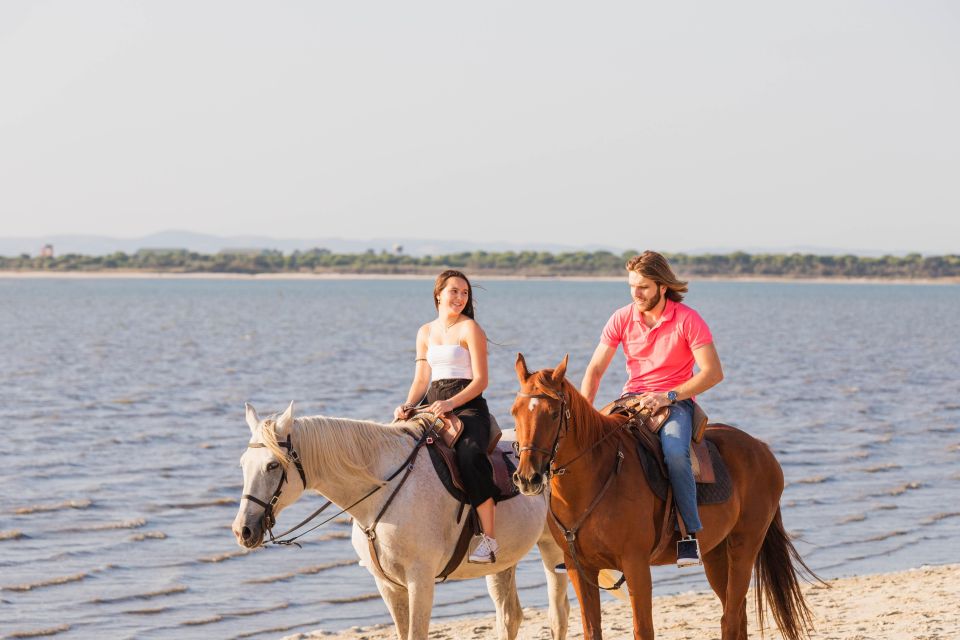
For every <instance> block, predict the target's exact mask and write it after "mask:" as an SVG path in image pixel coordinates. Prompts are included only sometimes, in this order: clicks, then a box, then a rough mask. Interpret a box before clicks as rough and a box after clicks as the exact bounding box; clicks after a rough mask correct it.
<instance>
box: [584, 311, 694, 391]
mask: <svg viewBox="0 0 960 640" xmlns="http://www.w3.org/2000/svg"><path fill="white" fill-rule="evenodd" d="M600 341H601V342H602V343H603V344H605V345H607V346H610V347H613V348H614V349H615V348H617V347H618V346H620V345H623V353H624V355H625V356H626V358H627V384H626V385H624V387H623V392H624V393H644V392H646V391H652V392H656V393H665V392H667V391H670V390H671V389H673V388H674V387H676V386H678V385H680V384H682V383H684V382H686V381H687V380H689V379H690V378H692V377H693V365H694V359H693V351H694V349H699V348H700V347H702V346H704V345H708V344H710V343H711V342H713V336H712V335H711V334H710V328H709V327H707V323H706V322H704V321H703V318H701V317H700V314H698V313H697V312H696V311H694V310H693V309H691V308H690V307H688V306H687V305H685V304H683V303H681V302H674V301H672V300H667V304H666V306H665V307H664V309H663V315H661V316H660V319H659V320H658V321H657V324H655V325H654V326H653V327H651V328H649V329H648V328H647V326H646V325H645V324H644V323H643V319H642V318H641V317H640V311H639V310H638V309H637V306H636V305H635V304H633V303H630V304H628V305H627V306H625V307H623V308H621V309H617V310H616V311H615V312H614V313H613V315H612V316H610V319H609V320H608V321H607V324H606V326H605V327H604V328H603V333H602V334H601V336H600Z"/></svg>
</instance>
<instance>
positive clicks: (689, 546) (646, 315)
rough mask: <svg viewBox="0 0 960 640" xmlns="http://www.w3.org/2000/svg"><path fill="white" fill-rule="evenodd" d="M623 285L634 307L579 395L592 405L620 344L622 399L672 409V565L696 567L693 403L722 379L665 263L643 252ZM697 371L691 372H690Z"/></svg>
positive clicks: (616, 317) (616, 322)
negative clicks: (676, 537)
mask: <svg viewBox="0 0 960 640" xmlns="http://www.w3.org/2000/svg"><path fill="white" fill-rule="evenodd" d="M627 282H628V283H629V285H630V295H631V296H632V297H633V303H631V304H629V305H627V306H625V307H623V308H621V309H618V310H617V311H615V312H614V314H613V315H612V316H611V317H610V320H608V321H607V324H606V326H605V327H604V328H603V333H602V335H601V337H600V344H599V345H597V348H596V350H595V351H594V352H593V357H592V358H591V359H590V364H589V365H588V366H587V370H586V373H584V375H583V381H582V382H581V383H580V392H581V393H582V394H583V395H584V396H585V397H586V398H587V399H588V400H589V401H590V402H591V403H592V402H593V401H594V399H595V397H596V395H597V389H598V388H599V386H600V379H601V378H602V377H603V374H604V373H605V372H606V370H607V367H608V366H610V361H611V360H612V359H613V356H614V354H616V352H617V347H619V346H620V345H623V352H624V355H625V356H626V359H627V377H628V380H627V384H626V385H625V386H624V387H623V395H638V396H639V397H640V401H641V404H642V406H644V407H647V408H649V409H650V410H651V411H656V410H657V409H659V408H660V407H663V406H666V405H672V408H671V412H670V418H669V419H668V420H667V422H666V423H665V424H664V425H663V427H662V428H661V429H660V442H661V444H662V446H663V456H664V460H665V462H666V465H667V470H668V472H669V475H670V483H671V485H673V495H674V499H675V501H676V503H677V509H678V510H679V511H680V517H681V518H682V519H683V524H684V526H685V527H686V530H687V533H688V535H687V536H686V537H684V538H683V539H682V540H680V542H679V543H678V544H677V565H678V566H681V567H684V566H690V565H697V564H700V547H699V544H698V543H697V539H696V532H697V531H700V529H702V528H703V527H702V525H701V524H700V516H699V513H698V512H697V485H696V482H695V481H694V479H693V469H692V467H691V466H690V438H691V431H692V429H693V407H694V405H693V399H694V397H695V396H696V395H698V394H701V393H703V392H704V391H706V390H707V389H709V388H711V387H713V386H714V385H716V384H717V383H718V382H720V381H721V380H723V369H722V368H721V366H720V356H718V355H717V350H716V348H714V346H713V336H712V335H711V334H710V329H709V328H708V327H707V324H706V323H705V322H704V321H703V319H702V318H701V317H700V315H699V314H698V313H697V312H696V311H694V310H693V309H691V308H690V307H688V306H686V305H685V304H681V301H682V300H683V294H684V293H686V292H687V283H686V282H684V281H682V280H678V279H677V277H676V276H675V275H674V273H673V270H672V269H671V268H670V265H669V263H668V262H667V260H666V258H664V257H663V256H662V255H660V254H659V253H657V252H655V251H645V252H644V253H642V254H641V255H639V256H634V257H633V258H631V259H630V260H628V261H627ZM694 364H696V365H697V367H699V369H700V371H699V372H697V373H694V369H693V365H694Z"/></svg>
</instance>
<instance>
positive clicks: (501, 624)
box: [487, 565, 523, 640]
mask: <svg viewBox="0 0 960 640" xmlns="http://www.w3.org/2000/svg"><path fill="white" fill-rule="evenodd" d="M487 591H488V592H489V593H490V598H491V599H492V600H493V604H494V605H495V606H496V608H497V638H498V639H499V640H513V639H514V638H516V637H517V631H519V629H520V622H521V621H522V620H523V609H521V608H520V598H519V597H518V596H517V565H513V566H512V567H510V568H509V569H504V570H503V571H500V572H499V573H491V574H490V575H488V576H487Z"/></svg>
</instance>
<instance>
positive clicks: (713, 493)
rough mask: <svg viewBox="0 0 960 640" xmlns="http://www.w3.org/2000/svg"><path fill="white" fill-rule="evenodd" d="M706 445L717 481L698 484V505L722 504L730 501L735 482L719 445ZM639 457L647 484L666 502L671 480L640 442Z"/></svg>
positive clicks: (638, 446)
mask: <svg viewBox="0 0 960 640" xmlns="http://www.w3.org/2000/svg"><path fill="white" fill-rule="evenodd" d="M706 443H707V450H708V451H709V452H710V461H711V462H712V463H713V472H714V475H715V476H716V481H715V482H712V483H709V484H703V483H700V482H698V483H697V504H722V503H724V502H726V501H727V500H729V499H730V494H731V493H732V491H733V481H732V480H731V479H730V472H729V471H727V465H726V464H725V463H724V462H723V458H721V457H720V451H718V450H717V445H715V444H713V442H711V441H710V440H706ZM637 455H638V456H639V457H640V465H641V466H642V467H643V473H644V474H645V475H646V476H647V484H649V485H650V489H651V490H652V491H653V493H654V494H655V495H656V496H657V497H658V498H660V499H661V500H666V499H667V487H669V486H670V480H669V479H668V478H667V477H666V476H664V475H663V473H662V472H661V471H660V465H659V464H657V461H656V460H654V459H653V454H652V453H650V451H648V450H647V448H646V447H644V446H643V444H641V443H639V442H638V443H637Z"/></svg>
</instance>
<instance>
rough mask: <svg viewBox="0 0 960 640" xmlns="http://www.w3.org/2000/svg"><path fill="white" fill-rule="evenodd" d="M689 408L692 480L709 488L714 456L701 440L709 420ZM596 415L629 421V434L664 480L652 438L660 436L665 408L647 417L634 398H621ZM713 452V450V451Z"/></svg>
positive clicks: (696, 406)
mask: <svg viewBox="0 0 960 640" xmlns="http://www.w3.org/2000/svg"><path fill="white" fill-rule="evenodd" d="M693 406H694V410H693V434H692V441H691V443H690V464H691V466H692V467H693V477H694V479H695V480H696V481H697V483H698V484H713V483H715V482H716V479H717V475H716V471H715V464H714V456H712V455H711V454H710V449H709V447H708V444H707V441H706V440H704V438H703V436H704V434H705V433H706V430H707V423H708V422H709V419H708V418H707V414H706V413H704V411H703V409H701V408H700V405H699V404H697V403H694V405H693ZM600 413H602V414H604V415H608V416H609V415H623V416H627V417H628V418H629V419H631V420H633V421H634V425H635V426H636V427H637V428H636V429H633V430H632V431H633V433H634V435H635V436H637V440H638V441H639V443H640V444H641V445H642V447H643V448H644V449H646V450H647V451H649V452H650V454H651V455H652V456H653V459H654V460H655V461H656V463H657V466H658V467H659V468H660V471H661V472H662V474H663V476H664V477H666V475H667V474H666V466H665V465H664V463H663V451H662V449H661V448H660V438H659V437H656V434H658V433H659V432H660V429H661V428H662V427H663V424H664V423H665V422H666V421H667V418H669V417H670V407H669V406H666V407H660V409H658V410H657V411H656V412H654V413H650V411H649V410H647V409H645V408H642V407H641V406H640V399H639V397H638V396H625V397H623V398H619V399H617V400H614V401H613V402H611V403H610V404H608V405H607V406H605V407H604V408H603V409H601V410H600ZM640 427H643V428H642V429H641V428H640ZM713 448H714V449H716V447H713ZM716 458H717V460H719V461H720V464H723V460H722V458H720V456H719V453H717V456H716ZM660 497H661V498H662V497H663V496H660Z"/></svg>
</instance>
